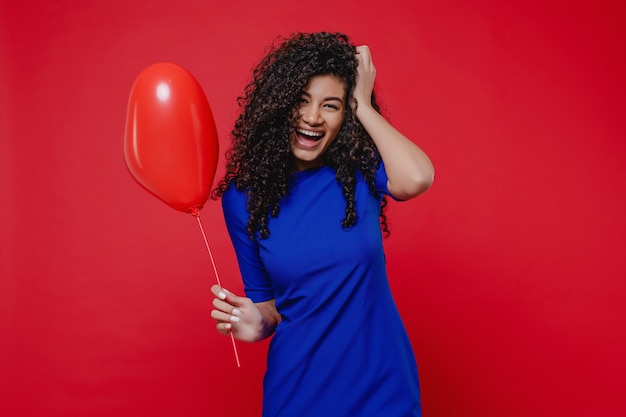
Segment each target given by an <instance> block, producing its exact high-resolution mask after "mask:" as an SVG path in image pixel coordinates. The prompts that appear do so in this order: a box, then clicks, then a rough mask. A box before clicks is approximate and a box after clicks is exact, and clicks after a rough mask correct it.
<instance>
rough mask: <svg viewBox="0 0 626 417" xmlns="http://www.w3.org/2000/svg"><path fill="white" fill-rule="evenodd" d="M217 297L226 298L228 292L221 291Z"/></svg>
mask: <svg viewBox="0 0 626 417" xmlns="http://www.w3.org/2000/svg"><path fill="white" fill-rule="evenodd" d="M217 298H219V299H220V300H223V299H224V298H226V294H224V293H223V292H222V291H220V292H219V293H217Z"/></svg>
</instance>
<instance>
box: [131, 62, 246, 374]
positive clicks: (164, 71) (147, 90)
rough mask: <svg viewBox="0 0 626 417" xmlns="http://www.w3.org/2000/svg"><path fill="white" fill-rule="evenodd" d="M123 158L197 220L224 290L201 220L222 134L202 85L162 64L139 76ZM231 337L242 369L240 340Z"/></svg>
mask: <svg viewBox="0 0 626 417" xmlns="http://www.w3.org/2000/svg"><path fill="white" fill-rule="evenodd" d="M124 159H125V161H126V166H127V167H128V170H129V171H130V173H131V175H132V176H133V177H134V178H135V180H136V181H137V182H138V183H139V185H141V186H142V187H143V188H144V189H145V190H146V191H148V192H149V193H150V194H152V195H154V196H155V197H157V198H158V199H160V200H161V201H163V202H164V203H166V204H167V205H169V206H170V207H172V208H173V209H175V210H178V211H182V212H185V213H190V214H192V215H193V216H194V217H195V218H196V220H197V221H198V226H199V227H200V231H201V232H202V236H203V238H204V243H205V244H206V248H207V250H208V252H209V257H210V258H211V264H212V265H213V270H214V272H215V277H216V279H217V285H219V286H220V288H221V287H222V284H221V282H220V278H219V275H218V273H217V268H216V267H215V261H214V259H213V254H212V252H211V248H210V246H209V242H208V240H207V237H206V234H205V232H204V228H203V227H202V222H201V221H200V210H202V207H203V206H204V204H205V203H206V201H207V199H208V197H209V193H210V192H211V185H212V184H213V178H214V177H215V170H216V168H217V160H218V140H217V130H216V128H215V121H214V120H213V114H212V113H211V107H210V106H209V102H208V101H207V98H206V96H205V95H204V92H203V91H202V87H200V84H198V82H197V81H196V80H195V78H193V76H192V75H191V74H190V73H189V72H187V71H186V70H185V69H183V68H181V67H179V66H177V65H175V64H171V63H158V64H154V65H151V66H149V67H148V68H146V69H145V70H143V71H142V72H141V73H140V74H139V76H138V77H137V79H136V80H135V83H134V84H133V86H132V89H131V92H130V98H129V101H128V114H127V118H126V131H125V135H124ZM230 336H231V340H232V344H233V350H234V353H235V359H236V360H237V366H238V367H239V366H241V365H240V363H239V355H238V353H237V346H236V344H235V337H234V336H233V333H232V332H231V334H230Z"/></svg>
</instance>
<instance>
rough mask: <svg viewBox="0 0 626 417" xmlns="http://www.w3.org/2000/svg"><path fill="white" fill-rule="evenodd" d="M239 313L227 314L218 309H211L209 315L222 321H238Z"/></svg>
mask: <svg viewBox="0 0 626 417" xmlns="http://www.w3.org/2000/svg"><path fill="white" fill-rule="evenodd" d="M240 314H241V313H237V314H229V313H225V312H223V311H220V310H211V317H212V318H214V319H215V320H217V321H220V322H224V323H239V321H240V320H241V319H240V318H239V315H240Z"/></svg>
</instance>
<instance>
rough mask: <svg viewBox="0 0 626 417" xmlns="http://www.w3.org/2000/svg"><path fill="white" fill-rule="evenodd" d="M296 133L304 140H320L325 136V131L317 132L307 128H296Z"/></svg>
mask: <svg viewBox="0 0 626 417" xmlns="http://www.w3.org/2000/svg"><path fill="white" fill-rule="evenodd" d="M296 133H297V134H298V136H299V137H300V138H302V139H304V140H313V141H318V140H320V139H321V138H323V137H324V132H315V131H313V130H307V129H296Z"/></svg>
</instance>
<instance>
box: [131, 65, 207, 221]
mask: <svg viewBox="0 0 626 417" xmlns="http://www.w3.org/2000/svg"><path fill="white" fill-rule="evenodd" d="M218 149H219V148H218V139H217V129H216V128H215V121H214V119H213V114H212V113H211V107H210V106H209V102H208V100H207V98H206V96H205V95H204V92H203V91H202V87H200V84H198V82H197V81H196V79H195V78H194V77H193V76H192V75H191V74H190V73H189V72H188V71H186V70H185V69H183V68H181V67H179V66H178V65H175V64H171V63H158V64H154V65H151V66H149V67H148V68H146V69H145V70H143V71H142V72H141V73H140V74H139V76H138V77H137V79H136V80H135V83H134V84H133V86H132V89H131V92H130V98H129V100H128V113H127V117H126V131H125V135H124V159H125V160H126V166H127V167H128V169H129V171H130V173H131V174H132V176H133V177H134V178H135V180H137V182H138V183H139V185H141V186H142V187H143V188H145V189H146V190H147V191H148V192H150V193H151V194H153V195H154V196H155V197H157V198H159V199H160V200H162V201H163V202H165V203H166V204H168V205H169V206H170V207H172V208H174V209H176V210H179V211H182V212H186V213H192V214H194V215H197V214H198V212H199V211H200V210H201V209H202V207H203V206H204V203H205V202H206V200H207V199H208V197H209V193H210V191H211V186H212V184H213V178H214V176H215V169H216V167H217V160H218Z"/></svg>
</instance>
